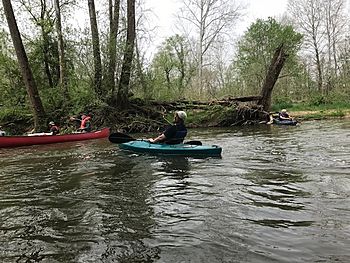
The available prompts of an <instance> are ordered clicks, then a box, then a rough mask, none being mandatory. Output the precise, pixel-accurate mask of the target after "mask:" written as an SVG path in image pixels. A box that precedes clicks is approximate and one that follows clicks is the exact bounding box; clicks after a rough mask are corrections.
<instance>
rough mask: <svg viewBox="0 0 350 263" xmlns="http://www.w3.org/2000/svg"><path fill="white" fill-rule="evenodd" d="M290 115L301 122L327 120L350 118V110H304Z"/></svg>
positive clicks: (292, 112)
mask: <svg viewBox="0 0 350 263" xmlns="http://www.w3.org/2000/svg"><path fill="white" fill-rule="evenodd" d="M290 115H291V116H293V117H294V118H296V119H299V120H304V121H305V120H325V119H334V118H346V119H348V118H350V109H347V110H344V109H342V110H339V109H332V110H304V111H300V110H299V111H291V112H290Z"/></svg>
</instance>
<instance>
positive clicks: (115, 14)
mask: <svg viewBox="0 0 350 263" xmlns="http://www.w3.org/2000/svg"><path fill="white" fill-rule="evenodd" d="M119 9H120V0H115V1H114V9H113V5H112V0H109V20H110V35H109V50H108V51H109V64H108V70H107V88H109V89H110V90H111V91H112V94H113V93H114V89H115V66H116V56H117V35H118V27H119Z"/></svg>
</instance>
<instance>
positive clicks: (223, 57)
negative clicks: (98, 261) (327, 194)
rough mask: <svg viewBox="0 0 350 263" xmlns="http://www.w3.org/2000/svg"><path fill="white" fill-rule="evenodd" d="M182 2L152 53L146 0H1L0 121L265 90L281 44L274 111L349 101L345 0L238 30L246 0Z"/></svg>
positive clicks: (43, 121) (305, 5) (295, 1)
mask: <svg viewBox="0 0 350 263" xmlns="http://www.w3.org/2000/svg"><path fill="white" fill-rule="evenodd" d="M101 2H103V4H102V3H101ZM178 2H179V10H178V12H177V15H176V16H177V18H176V33H174V35H172V36H169V37H168V38H166V39H165V40H164V41H163V42H162V43H161V45H159V46H158V47H156V48H155V49H154V55H153V56H152V57H151V58H150V56H149V53H148V52H149V47H150V46H152V41H153V40H154V37H155V34H156V27H157V25H155V24H153V22H152V21H154V19H152V16H154V14H153V13H152V10H150V9H147V5H146V3H147V0H138V1H135V0H108V1H107V0H104V1H99V2H98V4H99V5H101V4H102V5H101V7H102V8H101V9H100V10H98V11H97V10H96V8H95V1H93V0H88V1H75V0H40V1H39V0H32V1H26V0H13V1H10V0H2V6H0V15H1V18H2V19H1V21H2V22H1V23H0V28H1V30H0V76H1V77H0V92H1V97H0V123H3V124H8V123H11V122H13V121H14V120H27V121H28V120H32V121H33V123H34V126H35V127H37V128H40V127H46V126H47V123H48V121H49V120H52V119H54V120H56V121H59V122H61V123H62V124H63V122H65V118H66V117H67V116H71V115H73V114H76V113H78V112H83V111H85V112H86V111H90V110H91V109H100V110H101V111H102V112H108V111H111V110H112V111H114V112H118V111H122V110H125V109H127V108H128V107H129V105H130V103H132V101H138V100H142V101H174V100H181V99H184V98H186V99H187V100H206V101H211V100H217V99H220V98H224V97H241V96H255V95H259V94H260V90H261V87H262V85H263V82H264V80H265V77H266V75H267V71H268V68H269V65H270V63H271V59H272V57H273V54H274V52H275V50H276V49H277V48H278V47H279V46H280V45H282V44H283V45H284V47H285V49H286V53H287V54H288V58H287V60H286V63H285V65H284V67H283V69H282V72H281V74H280V75H279V79H278V81H277V83H276V85H275V87H274V91H273V97H272V102H273V104H274V105H275V107H276V108H282V107H283V108H292V107H295V108H298V107H299V108H300V109H308V108H309V107H314V106H318V107H319V106H322V107H332V108H336V109H338V111H341V109H342V108H348V107H349V101H350V91H349V90H350V89H349V86H350V79H349V78H350V74H349V73H350V33H349V32H350V30H349V29H350V28H349V26H350V19H349V15H348V13H349V12H348V9H347V4H348V3H347V1H345V0H320V1H314V0H288V4H287V10H286V12H285V13H284V14H283V16H280V17H274V18H272V17H269V18H267V19H257V20H256V21H254V22H253V23H252V24H251V25H250V26H249V27H248V29H247V30H246V31H245V32H244V33H243V35H242V36H240V37H239V38H238V39H236V38H235V36H237V35H236V34H235V33H234V31H235V26H236V25H237V23H238V21H239V19H242V17H244V15H245V11H246V6H245V4H244V1H241V2H238V1H229V0H226V1H225V0H208V1H203V0H184V1H181V0H179V1H178ZM271 8H273V6H271ZM11 10H12V14H13V15H14V18H15V20H11V19H9V18H11ZM84 10H86V12H88V13H87V14H86V16H87V17H89V23H87V24H83V26H82V27H78V26H76V25H75V24H74V23H75V21H76V20H75V19H74V15H76V14H77V12H85V11H84ZM16 28H17V29H18V32H19V34H17V35H16V34H14V33H13V32H15V31H16V30H15V29H16ZM11 30H12V31H11ZM16 37H17V38H18V37H19V39H17V40H16ZM19 42H20V43H22V46H23V48H22V52H19V51H18V50H20V51H21V48H20V46H21V45H20V43H19ZM16 43H17V48H16ZM18 45H19V46H18ZM18 47H19V48H18ZM26 61H27V62H28V63H27V65H26ZM28 80H30V81H28ZM298 105H299V106H298ZM300 105H301V106H300Z"/></svg>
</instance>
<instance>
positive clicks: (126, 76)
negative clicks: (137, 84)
mask: <svg viewBox="0 0 350 263" xmlns="http://www.w3.org/2000/svg"><path fill="white" fill-rule="evenodd" d="M127 13H128V29H127V36H126V44H125V51H124V59H123V66H122V72H121V76H120V82H119V87H118V93H117V106H118V107H119V108H121V109H124V108H126V107H127V106H128V104H129V99H128V93H129V83H130V75H131V68H132V60H133V53H134V45H135V38H136V31H135V0H128V4H127Z"/></svg>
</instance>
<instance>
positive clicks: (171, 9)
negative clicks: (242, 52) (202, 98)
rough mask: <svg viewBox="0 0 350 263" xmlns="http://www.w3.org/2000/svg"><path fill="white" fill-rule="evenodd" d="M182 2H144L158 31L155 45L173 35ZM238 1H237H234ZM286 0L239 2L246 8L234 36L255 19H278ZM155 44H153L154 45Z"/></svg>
mask: <svg viewBox="0 0 350 263" xmlns="http://www.w3.org/2000/svg"><path fill="white" fill-rule="evenodd" d="M182 1H183V0H145V3H146V5H147V6H148V7H149V8H150V9H151V10H152V11H153V12H154V14H155V17H156V20H157V24H158V30H157V32H158V33H157V41H156V43H157V44H160V43H161V42H162V41H163V40H164V39H165V38H166V37H169V36H171V35H173V34H174V23H175V13H176V11H177V10H178V8H179V6H180V5H181V3H182ZM229 1H230V0H229ZM236 1H239V0H236ZM287 1H288V0H241V2H242V3H243V5H246V6H248V8H247V10H246V11H245V13H246V15H245V17H243V21H240V22H238V24H237V27H236V29H237V32H236V35H241V34H243V32H244V31H245V30H246V29H247V28H248V26H249V25H250V24H251V23H252V22H254V21H255V20H256V19H257V18H263V19H265V18H267V17H269V16H271V17H279V16H281V15H282V14H283V13H284V12H285V10H286V8H287ZM156 43H155V44H156Z"/></svg>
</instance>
